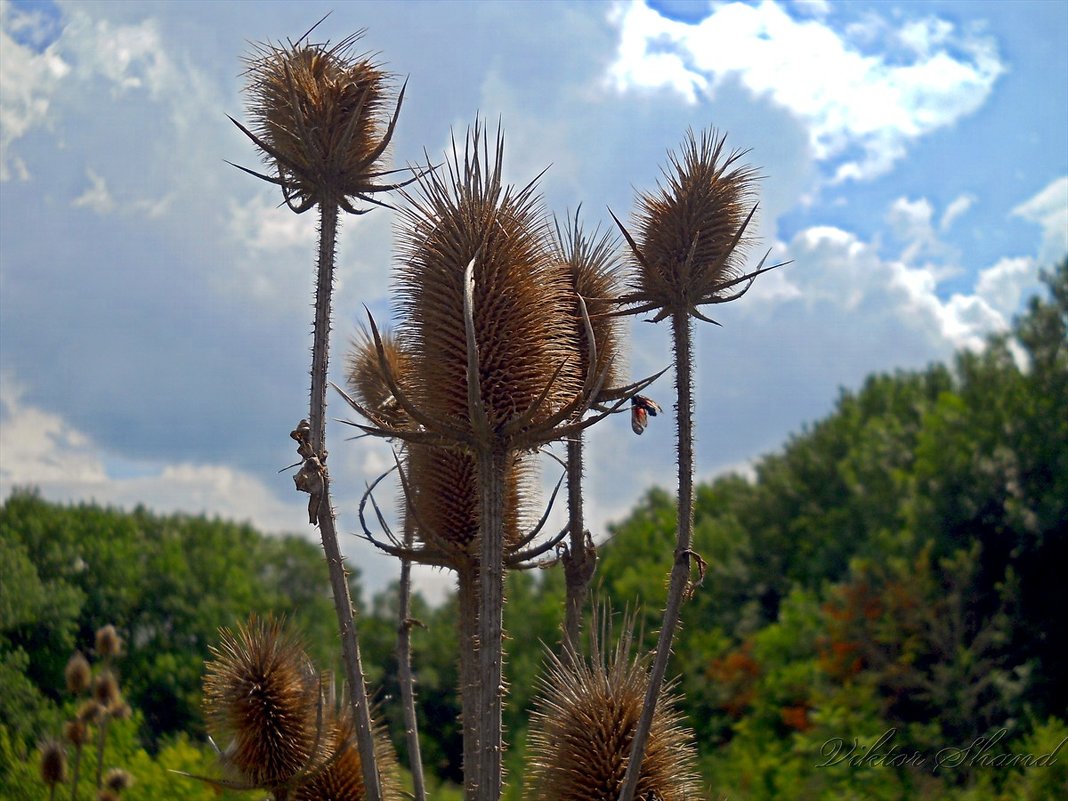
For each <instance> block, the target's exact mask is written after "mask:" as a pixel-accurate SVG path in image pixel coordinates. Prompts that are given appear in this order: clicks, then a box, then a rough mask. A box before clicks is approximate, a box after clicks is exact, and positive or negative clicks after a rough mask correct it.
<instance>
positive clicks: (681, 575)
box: [619, 309, 694, 801]
mask: <svg viewBox="0 0 1068 801" xmlns="http://www.w3.org/2000/svg"><path fill="white" fill-rule="evenodd" d="M692 325H693V324H692V323H691V321H690V316H689V314H688V312H687V310H686V309H681V310H679V309H676V310H675V311H674V312H673V313H672V315H671V333H672V335H673V337H674V340H675V391H676V393H677V395H678V405H677V406H676V418H677V420H678V441H677V443H676V445H677V448H678V462H679V503H678V528H677V536H676V540H675V562H674V564H673V565H672V567H671V579H670V581H669V583H668V597H667V605H666V606H665V607H664V621H663V624H662V625H661V627H660V638H659V640H658V641H657V644H656V657H655V658H654V660H653V667H652V670H651V672H650V675H649V688H648V689H647V690H646V693H645V703H644V705H643V707H642V714H641V717H640V718H638V726H637V728H636V729H635V731H634V739H633V741H632V742H631V749H630V758H629V759H628V761H627V773H626V775H625V776H624V777H623V787H622V789H621V790H620V793H619V801H633V799H634V793H635V791H636V790H637V787H638V777H639V775H640V774H641V764H642V759H643V757H644V755H645V745H646V742H647V741H648V739H649V729H650V728H651V726H652V722H653V713H654V712H655V710H656V701H657V698H658V697H659V695H660V688H661V686H662V685H663V683H664V675H665V674H666V673H667V665H668V659H669V658H670V657H671V643H672V641H673V639H674V637H675V629H676V628H677V627H678V623H679V611H680V610H681V608H682V601H683V596H684V594H685V591H686V585H687V583H688V582H689V580H690V555H691V551H690V545H691V541H692V538H693V520H694V509H693V328H692Z"/></svg>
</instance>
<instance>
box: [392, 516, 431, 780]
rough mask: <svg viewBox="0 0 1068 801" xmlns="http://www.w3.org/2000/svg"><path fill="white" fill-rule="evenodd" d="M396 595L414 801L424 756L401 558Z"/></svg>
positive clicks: (408, 569) (408, 566)
mask: <svg viewBox="0 0 1068 801" xmlns="http://www.w3.org/2000/svg"><path fill="white" fill-rule="evenodd" d="M412 540H413V536H412V524H411V522H410V520H408V519H406V520H405V524H404V547H406V548H410V547H411V546H412ZM398 596H399V597H398V600H397V612H398V615H399V617H400V627H399V628H398V629H397V678H398V680H399V681H400V692H401V707H402V709H403V711H404V732H405V735H406V736H407V740H408V767H409V769H410V770H411V772H412V790H413V793H414V795H415V801H426V785H425V783H424V779H423V757H422V753H421V749H420V748H419V721H418V719H417V718H416V716H415V679H414V678H413V677H412V625H413V622H412V618H411V614H412V612H411V596H412V563H411V561H409V560H408V559H401V573H400V589H399V592H398Z"/></svg>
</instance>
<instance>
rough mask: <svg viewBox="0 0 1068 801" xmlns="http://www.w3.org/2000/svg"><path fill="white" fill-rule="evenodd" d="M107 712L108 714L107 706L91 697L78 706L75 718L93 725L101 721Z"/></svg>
mask: <svg viewBox="0 0 1068 801" xmlns="http://www.w3.org/2000/svg"><path fill="white" fill-rule="evenodd" d="M105 714H107V707H104V706H101V705H100V704H98V703H97V702H96V700H95V699H91V700H88V701H85V702H84V703H83V704H81V706H79V707H78V711H77V712H76V713H75V719H76V720H78V721H80V722H82V723H84V724H86V725H87V726H92V725H94V724H96V723H99V722H100V721H101V719H102V718H103V717H104V715H105Z"/></svg>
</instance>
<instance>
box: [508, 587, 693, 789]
mask: <svg viewBox="0 0 1068 801" xmlns="http://www.w3.org/2000/svg"><path fill="white" fill-rule="evenodd" d="M592 617H593V619H592V623H591V626H590V633H589V643H590V656H589V657H588V658H586V657H584V656H583V655H582V654H581V653H579V651H578V650H577V649H576V648H573V647H572V644H571V643H570V642H567V643H565V647H564V651H565V654H564V655H563V656H557V655H556V654H554V653H553V652H552V651H549V650H546V655H545V659H546V670H545V672H544V673H543V674H542V676H541V677H540V679H539V688H538V690H539V691H538V695H537V697H536V699H535V708H534V711H533V713H532V715H531V731H530V737H529V740H528V743H529V746H528V747H529V755H530V761H529V770H528V773H527V777H526V781H525V782H524V799H526V801H615V799H616V798H617V794H618V792H619V790H618V788H619V786H620V784H621V783H622V780H623V777H624V774H625V772H626V770H627V766H628V763H629V759H630V745H631V741H632V739H633V736H634V730H635V726H636V723H637V720H638V718H639V716H640V715H641V712H642V708H643V705H644V703H645V696H646V692H647V690H648V687H649V670H648V664H647V663H648V657H647V656H643V655H636V654H635V653H634V620H633V617H632V616H630V615H624V618H623V621H622V625H621V629H622V630H621V632H620V635H619V637H618V638H617V639H615V645H614V646H612V644H611V641H612V640H613V639H614V637H613V626H612V622H611V614H610V612H609V610H608V609H607V607H604V608H602V609H599V610H597V609H595V610H594V614H593V616H592ZM677 700H678V699H677V698H676V697H675V696H674V695H673V693H672V688H671V686H670V685H662V686H660V687H659V688H658V691H657V695H656V704H655V706H654V711H653V719H652V724H651V733H650V739H649V746H648V748H647V749H646V750H645V752H644V754H643V756H642V760H641V764H640V768H639V770H638V785H637V791H638V794H639V795H638V797H639V798H641V799H643V800H644V799H658V801H699V799H700V798H701V795H700V791H699V787H698V777H697V770H696V766H697V751H696V747H695V744H694V736H693V732H692V731H691V730H690V729H688V728H686V727H685V726H684V725H683V722H682V715H681V714H680V713H679V712H678V711H677V708H676V702H677Z"/></svg>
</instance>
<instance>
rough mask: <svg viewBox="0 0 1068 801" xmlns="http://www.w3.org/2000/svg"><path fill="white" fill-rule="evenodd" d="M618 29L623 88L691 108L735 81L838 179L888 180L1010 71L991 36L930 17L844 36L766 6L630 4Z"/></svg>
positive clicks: (873, 20) (617, 64) (876, 23)
mask: <svg viewBox="0 0 1068 801" xmlns="http://www.w3.org/2000/svg"><path fill="white" fill-rule="evenodd" d="M615 22H616V24H617V25H618V27H619V29H620V44H619V48H618V51H617V53H616V58H615V61H614V62H613V63H612V65H611V66H610V68H609V80H610V81H611V83H612V84H613V85H614V86H615V88H616V89H617V90H618V91H620V92H626V91H631V90H649V89H659V88H669V89H671V90H672V91H674V92H676V93H677V94H679V95H681V96H682V98H683V99H684V100H685V101H686V102H688V103H691V104H692V103H696V102H697V101H698V99H699V98H701V97H702V96H704V95H706V94H712V93H715V92H716V91H717V89H719V88H720V87H721V86H722V85H723V84H724V83H725V82H726V81H727V80H728V79H732V78H733V79H736V80H737V81H739V82H740V83H741V85H742V86H744V87H745V88H746V89H747V90H748V91H749V92H750V93H751V94H752V95H754V96H756V97H758V98H767V99H768V100H769V101H770V102H771V103H773V104H774V105H776V106H779V107H782V108H784V109H786V110H788V111H790V112H791V113H792V114H794V115H795V116H796V117H797V118H798V119H800V120H802V121H803V122H804V124H805V126H806V127H807V130H808V135H809V146H810V148H811V152H812V156H813V157H814V158H815V160H816V161H817V162H820V163H822V164H823V165H824V169H825V171H826V172H827V174H828V177H829V178H830V180H831V181H832V182H841V181H845V180H867V179H870V178H873V177H876V176H878V175H882V174H884V173H886V172H887V171H889V169H890V168H891V167H892V166H893V164H894V163H895V162H897V161H898V160H900V159H901V158H903V157H904V156H905V154H906V153H907V151H908V148H909V146H910V145H911V143H912V142H914V141H915V140H917V139H919V138H921V137H923V136H925V135H927V134H929V133H931V132H933V131H935V130H938V129H940V128H944V127H948V126H951V125H953V124H954V123H955V122H956V121H957V120H959V119H961V118H962V117H964V116H966V115H968V114H970V113H972V112H974V111H975V110H976V109H978V108H979V107H980V106H982V105H983V103H984V102H985V101H986V99H987V97H988V96H989V94H990V91H991V89H992V87H993V84H994V82H995V81H996V80H997V78H998V76H999V75H1001V73H1002V72H1003V71H1004V67H1003V66H1002V64H1001V62H1000V60H999V57H998V53H997V48H996V46H995V44H994V42H993V41H992V40H991V39H990V38H989V37H986V36H983V35H980V34H978V33H974V32H971V31H968V30H963V31H960V30H958V29H957V28H956V26H954V25H953V24H952V23H950V22H948V21H946V20H940V19H936V18H933V17H928V18H925V19H919V20H909V21H906V22H905V23H903V24H902V25H900V26H899V27H897V28H894V27H891V26H890V25H889V24H888V23H886V22H884V21H883V20H882V19H881V18H879V17H874V16H873V17H869V18H868V19H867V20H866V21H865V23H864V24H862V25H854V26H852V27H851V28H848V29H846V30H844V31H839V30H836V29H835V28H834V27H832V26H831V24H830V23H827V22H824V21H821V20H819V19H808V20H797V19H794V18H793V17H791V16H790V15H789V14H788V13H787V11H786V10H785V9H784V8H783V7H782V6H781V5H779V4H776V3H774V2H770V1H769V0H765V2H762V3H760V4H758V5H748V4H744V3H723V4H721V5H716V6H714V7H713V10H712V11H711V13H710V14H709V15H708V16H707V17H706V18H705V19H703V20H701V21H700V22H698V23H694V24H688V23H685V22H678V21H674V20H671V19H668V18H666V17H663V16H661V15H660V14H659V13H657V12H656V11H654V10H653V9H651V8H649V7H648V6H647V5H646V4H645V3H644V2H632V3H628V4H626V5H621V6H619V7H617V9H616V13H615Z"/></svg>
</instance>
